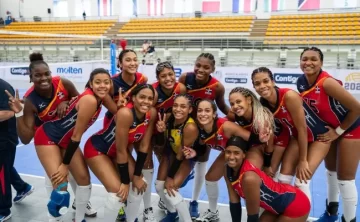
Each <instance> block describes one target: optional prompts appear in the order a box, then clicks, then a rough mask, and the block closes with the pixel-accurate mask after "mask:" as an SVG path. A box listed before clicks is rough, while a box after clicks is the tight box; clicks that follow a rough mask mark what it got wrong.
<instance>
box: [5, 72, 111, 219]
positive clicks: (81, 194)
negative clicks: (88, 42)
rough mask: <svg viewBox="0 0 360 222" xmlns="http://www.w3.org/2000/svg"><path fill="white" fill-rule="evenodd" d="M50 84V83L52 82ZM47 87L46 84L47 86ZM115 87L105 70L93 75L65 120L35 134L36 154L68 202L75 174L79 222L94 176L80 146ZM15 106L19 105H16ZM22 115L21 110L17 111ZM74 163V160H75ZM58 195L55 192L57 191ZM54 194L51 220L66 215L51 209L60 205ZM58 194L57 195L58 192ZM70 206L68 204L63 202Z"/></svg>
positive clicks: (74, 101) (38, 130)
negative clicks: (70, 179)
mask: <svg viewBox="0 0 360 222" xmlns="http://www.w3.org/2000/svg"><path fill="white" fill-rule="evenodd" d="M48 84H49V83H48ZM44 85H45V84H44ZM110 88H111V78H110V74H109V73H108V72H107V71H106V70H105V69H95V70H93V71H92V72H91V74H90V78H89V81H88V83H87V84H86V89H85V91H84V92H83V93H82V94H81V95H79V96H78V97H75V98H74V99H73V100H72V101H71V102H70V103H69V108H68V110H67V112H66V114H65V116H64V117H63V118H61V119H60V118H56V119H54V120H52V121H49V122H46V123H44V124H42V125H41V126H40V127H39V128H38V129H37V130H36V133H35V136H34V144H35V148H36V152H37V154H38V157H39V159H40V162H41V164H42V165H43V167H44V169H45V171H46V173H47V175H48V176H49V178H51V182H52V184H53V187H54V191H55V190H63V191H65V193H62V194H61V195H64V198H65V199H66V196H65V195H66V190H67V176H68V171H69V169H70V171H71V172H72V175H73V176H74V178H75V180H76V182H77V184H78V187H77V192H76V200H77V201H76V208H77V210H76V215H75V221H77V222H79V221H85V220H84V216H85V209H86V205H87V203H88V201H89V198H90V194H91V184H90V175H89V171H88V168H87V166H86V164H85V161H84V159H83V156H82V153H81V151H80V149H78V146H79V144H80V140H81V137H82V135H83V133H84V132H85V131H86V129H87V128H88V127H90V126H91V125H92V124H93V123H94V122H95V121H96V119H97V117H98V115H99V113H100V111H101V105H102V98H104V97H105V95H106V94H108V93H109V91H110ZM11 106H13V107H15V106H16V105H14V104H12V105H11ZM14 112H16V113H17V112H19V110H16V109H15V110H14ZM71 160H72V161H71ZM53 193H54V192H53ZM53 193H52V195H51V198H50V202H49V204H48V209H49V213H50V215H49V216H50V217H52V218H51V219H59V218H55V217H61V215H62V213H61V212H57V209H58V208H57V207H56V209H52V208H50V207H49V206H51V205H54V202H56V204H58V202H57V201H58V200H54V199H52V198H53V196H54V197H55V195H53ZM55 193H56V192H55ZM61 204H62V206H65V207H67V206H68V203H61Z"/></svg>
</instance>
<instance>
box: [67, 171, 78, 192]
mask: <svg viewBox="0 0 360 222" xmlns="http://www.w3.org/2000/svg"><path fill="white" fill-rule="evenodd" d="M68 180H69V184H70V186H71V189H72V191H73V193H74V195H75V198H76V190H77V183H76V181H75V178H74V177H73V176H72V175H71V173H69V177H68Z"/></svg>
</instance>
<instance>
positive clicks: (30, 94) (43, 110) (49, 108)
mask: <svg viewBox="0 0 360 222" xmlns="http://www.w3.org/2000/svg"><path fill="white" fill-rule="evenodd" d="M52 87H53V93H52V97H51V98H44V97H41V96H40V95H39V94H37V93H36V92H35V90H34V86H32V87H31V88H30V89H29V90H28V91H27V92H26V93H25V96H24V97H25V98H26V99H29V100H30V101H31V103H32V104H33V105H34V106H35V107H36V110H37V114H36V115H35V126H34V127H35V130H36V129H37V128H38V127H40V126H41V125H42V124H43V123H46V122H48V121H51V120H53V119H54V118H56V117H57V115H56V110H57V107H58V105H59V104H60V103H62V102H64V101H67V100H69V99H68V97H69V93H68V91H67V90H66V89H65V87H64V85H63V83H62V81H61V78H60V77H59V76H54V77H52Z"/></svg>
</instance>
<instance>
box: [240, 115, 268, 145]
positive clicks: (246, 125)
mask: <svg viewBox="0 0 360 222" xmlns="http://www.w3.org/2000/svg"><path fill="white" fill-rule="evenodd" d="M235 123H236V124H238V125H239V126H241V127H242V128H244V129H246V130H248V131H250V132H254V133H256V132H255V131H254V129H253V117H251V121H248V120H246V119H245V118H244V117H243V116H237V115H236V114H235ZM258 145H262V144H250V147H254V146H258Z"/></svg>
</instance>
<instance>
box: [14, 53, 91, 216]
mask: <svg viewBox="0 0 360 222" xmlns="http://www.w3.org/2000/svg"><path fill="white" fill-rule="evenodd" d="M29 74H30V75H29V77H30V82H32V83H33V86H32V87H31V88H30V89H29V90H28V91H27V92H26V93H25V96H24V97H25V104H24V109H23V110H24V111H23V116H22V117H19V118H17V131H18V133H19V138H20V140H21V142H22V143H23V144H29V143H30V141H31V140H32V139H33V137H34V135H35V132H36V130H37V128H39V127H40V126H41V125H42V124H43V123H45V122H49V121H51V120H54V119H55V118H62V117H64V115H65V113H66V110H67V108H68V105H69V101H70V100H71V98H73V97H76V96H78V95H79V93H78V91H77V90H76V88H75V86H74V84H73V83H72V82H71V81H69V80H68V79H65V78H60V77H59V76H54V77H53V76H52V75H51V71H50V69H49V66H48V64H47V63H46V62H45V61H44V59H43V56H42V54H41V53H32V54H31V55H30V66H29ZM69 176H70V177H69V182H70V185H71V187H72V190H73V192H74V194H75V196H76V189H77V184H76V182H75V180H74V178H73V177H72V176H71V174H70V175H69ZM45 187H46V191H47V193H48V195H49V196H50V194H51V192H52V190H53V186H52V184H51V181H50V179H49V178H48V177H47V176H45ZM75 202H76V199H75V200H74V202H73V205H72V207H73V208H74V209H76V204H75ZM96 214H97V212H96V211H95V210H94V209H93V208H92V206H91V204H90V202H89V203H88V205H87V206H86V216H89V217H95V216H96Z"/></svg>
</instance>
